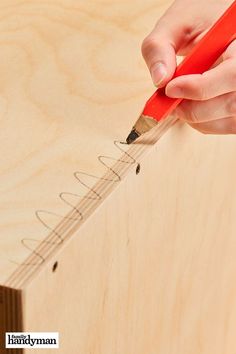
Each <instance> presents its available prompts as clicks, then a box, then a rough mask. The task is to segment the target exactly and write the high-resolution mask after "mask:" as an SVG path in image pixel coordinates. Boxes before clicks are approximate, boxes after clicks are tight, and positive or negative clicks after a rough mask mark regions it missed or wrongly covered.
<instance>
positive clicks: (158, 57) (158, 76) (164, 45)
mask: <svg viewBox="0 0 236 354" xmlns="http://www.w3.org/2000/svg"><path fill="white" fill-rule="evenodd" d="M172 43H173V42H172V40H171V38H170V37H169V36H168V35H167V34H166V33H163V32H162V31H159V30H158V29H154V30H153V31H152V32H151V33H150V34H149V35H148V36H147V37H146V38H145V39H144V41H143V43H142V55H143V58H144V60H145V62H146V64H147V66H148V68H149V71H150V74H151V77H152V81H153V83H154V85H155V86H158V87H162V86H165V85H166V84H167V82H168V81H170V80H171V78H172V76H173V74H174V72H175V69H176V52H175V48H174V45H173V44H172Z"/></svg>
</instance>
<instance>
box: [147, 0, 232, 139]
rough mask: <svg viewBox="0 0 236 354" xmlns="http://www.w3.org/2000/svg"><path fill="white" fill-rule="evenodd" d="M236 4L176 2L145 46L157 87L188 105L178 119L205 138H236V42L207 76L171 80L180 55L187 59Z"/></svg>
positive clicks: (204, 0) (210, 0)
mask: <svg viewBox="0 0 236 354" xmlns="http://www.w3.org/2000/svg"><path fill="white" fill-rule="evenodd" d="M232 2H233V1H232V0H231V1H228V0H227V1H226V0H224V1H222V0H191V1H190V0H176V1H174V3H173V4H172V5H171V6H170V8H169V9H168V10H167V11H166V13H165V14H164V15H163V16H162V17H161V19H160V20H159V21H158V22H157V24H156V26H155V27H154V29H153V31H152V32H151V33H150V34H149V35H148V36H147V37H146V38H145V39H144V41H143V43H142V54H143V57H144V59H145V61H146V63H147V66H148V68H149V70H150V73H151V76H152V80H153V82H154V84H155V85H156V86H158V87H163V86H165V85H167V86H166V95H167V96H169V97H178V98H179V97H181V98H184V99H186V100H185V101H183V102H182V103H181V104H180V105H179V106H178V108H177V109H176V114H177V115H178V117H179V118H180V119H182V120H184V121H186V122H187V123H188V124H190V125H191V126H192V127H193V128H194V129H197V130H198V131H200V132H202V133H205V134H236V40H235V41H233V42H232V43H231V44H230V45H229V47H228V48H227V50H226V51H225V52H224V54H223V55H222V57H221V58H219V60H218V62H217V63H215V65H214V66H213V67H212V68H211V69H210V70H209V71H207V72H205V73H204V74H202V75H184V76H180V77H178V78H175V79H173V80H171V78H172V76H173V74H174V72H175V69H176V55H181V56H185V55H187V54H188V53H189V51H190V50H191V49H192V48H193V46H194V45H195V44H196V43H197V42H198V41H199V40H200V39H201V38H202V36H203V35H204V34H205V32H206V31H207V30H208V29H209V28H210V26H211V25H212V24H213V23H214V22H216V20H217V19H218V18H219V17H220V16H221V15H222V14H223V12H224V11H225V10H226V9H227V8H228V7H229V6H230V5H231V4H232Z"/></svg>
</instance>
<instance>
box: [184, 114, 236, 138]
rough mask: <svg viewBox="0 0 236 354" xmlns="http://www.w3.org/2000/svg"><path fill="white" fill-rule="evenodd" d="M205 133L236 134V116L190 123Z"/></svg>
mask: <svg viewBox="0 0 236 354" xmlns="http://www.w3.org/2000/svg"><path fill="white" fill-rule="evenodd" d="M189 124H190V125H191V127H192V128H194V129H196V130H198V131H199V132H201V133H203V134H236V117H229V118H223V119H217V120H214V121H210V122H205V123H189Z"/></svg>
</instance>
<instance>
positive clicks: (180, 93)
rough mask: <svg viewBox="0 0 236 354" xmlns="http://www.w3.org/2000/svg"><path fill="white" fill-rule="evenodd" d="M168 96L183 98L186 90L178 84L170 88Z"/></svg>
mask: <svg viewBox="0 0 236 354" xmlns="http://www.w3.org/2000/svg"><path fill="white" fill-rule="evenodd" d="M167 96H169V97H172V98H182V97H184V90H183V89H182V88H181V87H178V86H175V87H171V88H168V93H167Z"/></svg>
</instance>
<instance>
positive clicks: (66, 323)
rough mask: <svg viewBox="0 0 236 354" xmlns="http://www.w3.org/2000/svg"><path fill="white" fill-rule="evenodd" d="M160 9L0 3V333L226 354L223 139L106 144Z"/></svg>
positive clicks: (229, 339)
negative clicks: (56, 333)
mask: <svg viewBox="0 0 236 354" xmlns="http://www.w3.org/2000/svg"><path fill="white" fill-rule="evenodd" d="M169 4H170V1H164V0H163V1H161V0H155V1H154V0H148V1H145V2H144V1H141V0H140V1H139V0H135V1H132V0H128V1H119V2H114V1H111V0H103V1H99V0H97V1H82V0H81V1H77V0H60V1H59V0H56V1H55V0H54V1H48V0H38V1H34V0H28V1H15V0H10V1H9V0H8V1H5V0H3V1H1V4H0V16H1V21H0V78H1V79H0V125H1V132H0V141H1V148H2V154H1V175H0V179H1V184H0V185H1V200H0V203H1V234H0V270H1V271H0V285H2V287H1V289H0V290H1V292H0V310H1V313H0V320H1V321H0V329H1V330H5V328H10V327H11V328H17V329H21V330H25V331H59V332H60V338H61V347H60V349H59V350H58V351H57V352H58V353H62V354H64V353H83V354H121V353H122V354H126V353H129V354H143V353H148V354H154V353H155V354H179V353H181V354H212V353H214V354H235V351H236V344H235V340H234V338H235V326H236V303H235V282H234V280H235V277H236V257H235V254H236V242H235V234H236V219H235V212H236V189H235V178H236V165H235V150H236V149H235V148H236V141H235V137H234V136H205V135H201V134H200V133H197V132H196V131H194V130H193V129H191V128H190V127H188V126H186V125H183V124H182V123H181V124H180V123H178V124H176V125H175V126H174V127H172V128H171V129H170V130H169V131H168V132H167V133H166V134H165V135H164V136H163V137H162V138H161V140H160V141H159V142H158V143H157V144H156V145H155V146H153V142H154V141H155V139H156V137H157V136H156V135H155V133H152V134H150V136H149V137H148V138H147V139H146V140H144V141H143V143H142V144H136V145H134V146H131V147H127V146H126V145H123V144H120V142H121V141H123V140H124V139H125V137H126V135H127V133H128V132H129V129H130V128H131V126H132V124H133V122H134V121H135V120H136V118H137V116H138V114H139V113H140V110H141V109H142V105H143V103H144V102H145V100H146V99H147V98H148V96H149V95H150V94H151V93H152V92H153V90H154V88H153V86H152V84H151V81H150V77H149V74H148V72H147V69H146V67H145V64H144V62H143V59H142V58H141V54H140V44H141V41H142V39H143V38H144V36H145V35H146V34H147V33H148V32H149V31H150V30H151V28H152V27H153V25H154V23H155V21H156V20H157V18H158V17H159V16H160V15H161V14H162V13H163V11H164V10H165V8H167V7H168V5H169ZM156 133H157V132H156ZM138 164H140V172H139V173H138V174H136V168H137V166H138ZM4 321H5V322H4ZM1 350H2V352H1ZM0 352H1V354H2V353H4V354H5V351H4V350H3V349H0ZM25 352H27V351H25ZM37 352H39V351H37V350H36V351H35V353H37ZM44 353H45V354H46V353H47V351H44ZM48 353H51V350H50V351H48Z"/></svg>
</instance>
